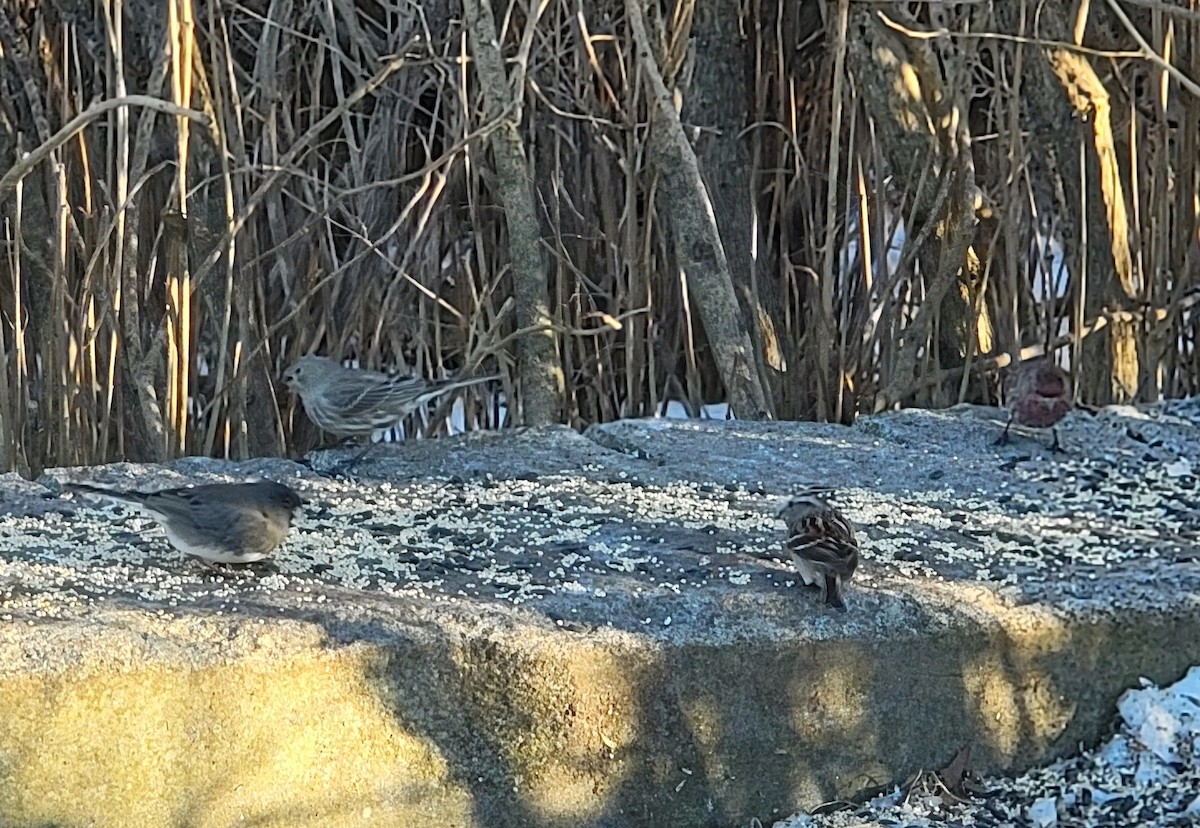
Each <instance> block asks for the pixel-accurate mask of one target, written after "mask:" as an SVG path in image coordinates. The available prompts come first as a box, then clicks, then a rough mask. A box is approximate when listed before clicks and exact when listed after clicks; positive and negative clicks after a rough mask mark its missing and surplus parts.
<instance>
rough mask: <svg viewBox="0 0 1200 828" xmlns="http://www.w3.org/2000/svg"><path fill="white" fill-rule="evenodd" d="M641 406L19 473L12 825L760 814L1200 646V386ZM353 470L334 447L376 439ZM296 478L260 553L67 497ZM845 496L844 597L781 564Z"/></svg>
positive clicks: (4, 547)
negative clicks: (632, 415) (1158, 392)
mask: <svg viewBox="0 0 1200 828" xmlns="http://www.w3.org/2000/svg"><path fill="white" fill-rule="evenodd" d="M1002 425H1003V415H1002V413H1001V412H1000V411H998V410H996V409H988V408H978V407H971V406H960V407H957V408H955V409H951V410H948V411H938V412H926V411H903V412H897V413H892V414H885V415H880V416H877V417H872V418H867V419H865V420H863V421H862V422H860V423H859V424H858V425H857V426H855V427H853V428H843V427H839V426H832V425H815V424H800V423H744V422H712V421H668V420H648V421H626V422H620V423H614V424H609V425H604V426H597V427H593V428H592V429H589V431H588V432H587V433H586V434H584V435H579V434H576V433H574V432H572V431H570V430H568V429H565V428H553V429H546V430H536V431H517V432H509V433H503V434H499V435H496V434H487V435H473V436H470V437H464V438H453V439H444V440H435V441H416V442H410V443H408V444H406V445H402V446H394V447H393V446H387V447H378V448H377V449H376V451H375V452H374V453H373V454H372V455H371V456H370V457H369V458H368V459H367V460H366V461H364V463H363V464H362V465H361V466H360V467H359V468H358V469H357V470H356V471H355V473H354V477H355V479H354V480H345V479H339V478H332V477H329V476H325V475H323V474H321V473H318V472H316V471H313V468H317V469H321V468H327V467H328V466H329V465H330V464H331V463H333V462H334V461H335V458H333V457H330V456H314V457H312V458H310V466H311V467H308V466H303V465H299V464H296V463H291V462H288V461H282V460H261V461H254V462H249V463H241V464H233V463H221V462H217V461H211V460H203V459H189V460H184V461H180V462H177V463H174V464H172V465H171V466H170V467H169V469H155V468H146V467H136V466H132V465H125V464H120V465H115V466H109V467H104V468H94V469H59V470H54V471H53V472H51V473H49V474H48V475H46V476H45V477H44V478H43V479H42V480H41V481H39V482H38V483H29V482H26V481H20V480H19V479H18V478H15V477H13V476H9V477H5V478H0V619H2V621H3V623H0V825H4V826H10V825H11V826H76V825H94V826H115V825H139V826H140V825H170V826H175V825H178V826H198V827H199V826H228V825H234V824H239V825H240V824H244V825H254V826H310V825H311V826H318V825H320V826H351V825H400V826H403V825H421V826H425V825H440V826H488V828H493V827H494V826H500V827H501V828H503V826H531V828H532V827H533V826H572V827H574V826H595V827H596V828H602V827H603V828H618V827H621V828H623V827H624V826H665V825H678V826H703V825H715V826H734V825H747V824H748V823H749V822H750V821H751V820H752V819H753V818H756V817H757V818H758V819H760V820H762V821H763V822H764V823H767V824H769V823H770V821H771V820H772V818H774V817H778V816H784V815H787V814H790V813H792V812H793V811H795V810H797V809H798V808H803V807H811V806H813V805H815V804H817V803H819V802H821V801H825V800H828V799H832V798H835V797H846V796H851V795H854V794H856V793H859V792H862V791H864V790H867V789H870V788H872V787H875V786H881V785H887V784H889V783H894V782H895V781H897V780H899V779H902V778H903V777H904V776H905V775H907V774H909V773H911V772H913V771H916V770H918V769H921V768H931V767H940V766H941V765H943V764H945V762H946V761H947V760H948V759H949V758H950V757H951V756H952V755H953V754H954V752H955V751H956V750H957V749H958V748H959V747H961V746H962V745H964V744H966V743H971V744H973V746H974V752H973V756H974V761H975V764H976V767H977V769H978V770H981V771H988V770H996V769H1002V768H1023V767H1026V766H1028V765H1030V764H1031V763H1034V762H1037V761H1040V760H1043V759H1045V758H1048V757H1051V756H1057V755H1061V754H1063V753H1067V752H1071V751H1073V750H1075V749H1076V747H1077V745H1078V744H1079V742H1081V741H1083V742H1091V741H1094V740H1096V739H1098V738H1100V737H1101V736H1103V735H1105V734H1106V733H1107V732H1108V731H1109V728H1110V725H1111V722H1112V720H1113V716H1114V711H1115V702H1116V699H1117V697H1118V695H1119V694H1120V693H1121V692H1122V691H1123V690H1124V689H1126V688H1127V687H1130V686H1132V685H1134V684H1136V682H1137V680H1138V678H1139V677H1141V676H1145V677H1148V678H1150V679H1152V680H1154V681H1158V682H1170V681H1174V680H1175V679H1177V678H1178V677H1179V676H1181V675H1182V674H1183V673H1184V671H1185V670H1186V669H1187V667H1188V666H1190V665H1193V664H1197V663H1200V598H1198V593H1197V587H1198V586H1200V568H1198V567H1200V565H1198V564H1197V561H1196V558H1197V555H1198V553H1200V543H1198V542H1197V539H1196V531H1197V529H1198V528H1200V465H1198V463H1200V400H1185V401H1178V402H1172V403H1165V404H1162V405H1157V406H1151V407H1146V408H1141V409H1136V410H1135V409H1132V408H1113V409H1106V410H1104V411H1102V412H1100V413H1099V414H1098V415H1095V416H1092V415H1089V414H1085V413H1075V414H1072V415H1071V416H1070V417H1069V418H1068V420H1067V421H1066V422H1065V423H1064V425H1063V426H1062V427H1061V434H1062V438H1063V443H1064V445H1065V446H1066V448H1067V453H1066V454H1063V455H1055V454H1051V453H1050V452H1049V451H1048V450H1047V449H1046V448H1045V443H1046V439H1045V438H1042V441H1041V442H1039V441H1038V438H1037V437H1033V436H1019V437H1018V438H1017V439H1016V440H1015V441H1014V443H1013V444H1012V445H1010V446H1007V447H1003V448H997V447H994V446H993V445H992V441H993V440H994V439H995V437H996V436H997V435H998V434H999V431H1000V428H1001V427H1002ZM345 456H346V455H345V454H342V455H339V457H345ZM255 475H259V476H269V477H273V478H275V479H279V480H282V481H284V482H288V483H289V484H291V485H293V486H294V487H296V488H297V489H298V490H300V491H301V493H302V494H303V495H304V496H305V497H306V498H307V499H308V500H309V501H310V503H309V505H308V506H307V507H306V513H305V515H304V517H303V518H302V519H301V520H300V521H299V522H298V524H297V526H296V527H295V528H294V529H293V532H292V536H291V537H290V539H289V541H288V543H287V544H286V546H285V547H284V548H283V549H282V550H281V551H280V552H279V553H278V554H277V556H276V558H275V560H274V562H273V564H271V565H270V566H269V567H267V568H262V567H259V568H255V569H250V570H239V571H236V572H234V573H232V574H220V573H214V572H211V571H209V570H206V569H205V568H203V567H202V566H200V565H199V564H198V563H196V562H194V561H189V560H185V559H184V558H183V557H182V556H181V555H180V554H179V553H177V552H175V551H174V550H173V549H172V548H171V547H170V546H169V545H168V544H167V542H166V540H165V538H164V536H163V534H162V531H161V530H160V529H159V528H158V527H157V526H156V524H154V522H153V521H152V520H150V519H149V518H147V517H144V516H143V515H141V514H140V513H139V512H138V511H136V510H135V509H130V508H128V507H124V506H117V505H112V504H109V503H106V502H103V501H97V500H92V499H89V498H78V497H76V496H74V495H68V496H63V495H61V494H60V490H61V486H60V485H59V481H62V480H68V479H70V480H87V481H92V482H97V483H100V484H102V485H110V486H114V485H124V486H136V487H140V488H144V489H151V488H155V487H159V486H165V485H168V484H170V485H179V484H181V483H184V482H187V481H192V482H212V481H216V480H240V479H246V478H249V477H252V476H255ZM804 483H820V484H829V485H834V486H837V487H839V492H838V494H837V496H836V497H835V502H836V503H837V505H838V506H840V507H841V508H842V509H843V511H844V512H845V513H846V514H847V515H848V516H849V517H850V518H851V519H852V520H854V521H855V523H856V524H857V525H858V527H859V529H860V540H861V543H862V547H863V563H862V566H861V568H860V571H859V576H858V577H856V579H855V580H854V581H853V582H852V584H851V585H850V587H849V588H848V590H847V594H846V597H847V601H848V603H849V605H850V611H849V612H848V613H846V614H844V615H843V614H838V613H834V612H831V611H828V610H826V609H824V608H823V607H822V606H821V605H820V604H819V601H818V598H817V595H816V593H815V592H814V591H813V590H810V589H806V588H804V587H802V586H800V585H799V584H798V583H797V582H796V579H795V576H794V574H793V572H792V570H791V568H790V565H789V564H787V563H786V562H785V561H784V560H782V558H781V557H777V556H779V550H780V542H781V540H782V530H783V527H782V525H781V524H779V523H778V522H777V520H776V519H775V517H774V509H775V508H776V505H777V500H778V498H779V497H780V496H782V495H785V494H786V493H788V492H790V491H791V490H793V489H794V488H795V487H796V486H798V485H801V484H804Z"/></svg>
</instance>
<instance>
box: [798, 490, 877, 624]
mask: <svg viewBox="0 0 1200 828" xmlns="http://www.w3.org/2000/svg"><path fill="white" fill-rule="evenodd" d="M832 491H833V490H832V489H827V488H810V489H805V490H803V491H801V492H797V493H796V494H794V495H792V496H791V498H789V499H788V501H787V502H786V503H785V504H784V505H783V507H782V508H781V509H780V510H779V517H781V518H783V521H784V523H786V524H787V540H786V541H785V543H784V545H785V547H786V548H787V550H788V552H789V553H791V555H792V560H794V561H795V563H796V570H797V571H798V572H799V573H800V577H801V578H802V579H803V581H804V583H805V584H808V585H813V584H815V585H817V586H819V587H820V588H821V597H822V599H823V600H824V602H825V603H826V604H828V605H829V606H831V607H833V608H834V609H838V610H841V611H842V612H845V611H846V604H845V602H844V601H843V600H842V583H843V582H844V581H848V580H850V578H851V577H853V575H854V570H855V569H856V568H857V567H858V541H857V539H855V537H854V527H853V526H851V525H850V521H849V520H847V519H846V518H845V516H844V515H842V513H841V512H839V511H838V510H837V509H835V508H833V507H832V506H830V505H829V503H827V502H826V501H825V499H824V495H826V494H828V493H830V492H832Z"/></svg>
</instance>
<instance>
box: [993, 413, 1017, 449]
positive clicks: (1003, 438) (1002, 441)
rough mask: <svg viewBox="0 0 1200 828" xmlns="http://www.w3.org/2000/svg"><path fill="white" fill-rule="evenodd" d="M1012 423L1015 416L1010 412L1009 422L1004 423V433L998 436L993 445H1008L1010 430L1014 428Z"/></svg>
mask: <svg viewBox="0 0 1200 828" xmlns="http://www.w3.org/2000/svg"><path fill="white" fill-rule="evenodd" d="M1012 423H1013V417H1012V415H1011V414H1009V415H1008V422H1007V423H1005V424H1004V433H1003V434H1001V435H1000V436H999V437H997V438H996V442H995V443H994V444H993V445H997V446H1007V445H1008V430H1009V429H1010V428H1012Z"/></svg>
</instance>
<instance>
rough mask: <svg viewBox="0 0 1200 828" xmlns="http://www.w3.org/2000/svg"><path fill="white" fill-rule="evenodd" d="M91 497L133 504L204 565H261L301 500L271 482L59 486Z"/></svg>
mask: <svg viewBox="0 0 1200 828" xmlns="http://www.w3.org/2000/svg"><path fill="white" fill-rule="evenodd" d="M63 486H64V487H65V488H67V489H71V490H74V491H78V492H85V493H87V494H90V495H99V496H101V497H108V498H112V499H114V500H122V501H126V502H128V503H136V504H138V505H139V506H141V507H142V509H143V510H144V511H145V512H146V513H147V514H149V515H150V516H151V517H153V518H154V519H155V520H157V521H158V522H159V523H160V524H162V527H163V529H164V530H165V531H166V533H167V540H169V541H170V542H171V545H172V546H174V547H175V548H176V549H178V550H179V551H180V552H183V553H185V554H188V555H194V556H195V557H197V558H200V559H202V560H204V561H209V562H211V563H222V564H244V563H253V562H254V561H261V560H262V559H263V558H265V557H267V556H268V555H270V554H271V553H272V552H274V551H275V549H276V548H277V547H278V546H279V545H280V544H281V543H283V541H284V539H285V538H286V537H287V534H288V530H289V529H290V528H291V525H292V518H293V517H294V516H295V512H296V510H297V509H298V508H300V504H301V503H302V501H301V500H300V496H299V495H298V494H296V492H294V491H293V490H292V489H290V488H289V487H287V486H285V485H283V484H282V483H276V482H274V481H272V480H260V481H256V482H253V483H213V484H209V485H204V486H190V487H184V488H180V489H164V490H163V491H159V492H132V491H120V490H114V489H105V488H101V487H99V486H89V485H87V484H85V483H64V484H63Z"/></svg>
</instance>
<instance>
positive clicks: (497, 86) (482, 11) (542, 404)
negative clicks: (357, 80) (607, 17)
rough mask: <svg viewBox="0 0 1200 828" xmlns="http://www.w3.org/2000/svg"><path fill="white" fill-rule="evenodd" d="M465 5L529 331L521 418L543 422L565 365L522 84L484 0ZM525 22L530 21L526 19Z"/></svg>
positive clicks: (523, 352)
mask: <svg viewBox="0 0 1200 828" xmlns="http://www.w3.org/2000/svg"><path fill="white" fill-rule="evenodd" d="M463 11H464V13H465V16H466V21H467V31H468V34H469V36H470V39H471V50H472V52H473V55H474V59H475V68H476V74H477V76H478V78H479V85H480V88H481V89H482V91H483V111H484V117H485V118H486V119H487V120H489V121H491V120H495V119H498V118H499V119H501V123H500V125H499V126H498V127H497V128H496V130H495V131H494V132H492V136H491V148H492V155H493V157H494V159H495V163H496V185H497V188H498V190H499V195H500V200H501V201H502V202H503V204H504V217H505V220H506V222H507V226H508V246H509V257H510V259H511V261H512V270H513V298H514V299H515V300H516V301H515V305H516V309H515V310H516V318H517V327H518V328H520V329H522V330H524V331H526V332H527V333H526V334H525V335H524V336H522V337H521V338H520V339H518V340H517V372H518V375H519V377H520V380H521V400H520V403H521V420H522V422H523V423H524V424H525V425H549V424H551V423H556V422H558V421H559V419H560V415H561V412H562V393H563V373H562V362H561V360H560V359H559V354H558V344H557V340H556V339H555V335H554V328H553V325H552V321H553V316H552V314H551V312H550V299H549V289H548V287H547V284H546V266H545V263H544V262H543V260H542V250H541V231H540V229H539V226H538V220H537V214H536V212H535V211H534V206H533V194H532V191H531V184H530V182H531V181H532V180H533V177H532V175H531V174H530V171H529V164H528V161H527V160H526V157H525V145H524V142H523V141H522V140H521V132H520V112H521V106H520V104H521V94H522V90H520V89H513V88H512V84H511V83H510V81H509V77H508V73H507V72H506V71H505V69H504V56H503V55H502V54H501V53H500V44H499V42H498V40H497V38H496V21H495V18H494V16H493V15H492V9H491V6H490V4H489V2H488V0H465V2H464V3H463ZM526 25H529V26H533V25H535V22H534V21H533V20H530V21H528V22H527V23H526Z"/></svg>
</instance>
